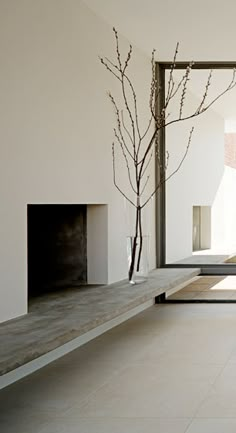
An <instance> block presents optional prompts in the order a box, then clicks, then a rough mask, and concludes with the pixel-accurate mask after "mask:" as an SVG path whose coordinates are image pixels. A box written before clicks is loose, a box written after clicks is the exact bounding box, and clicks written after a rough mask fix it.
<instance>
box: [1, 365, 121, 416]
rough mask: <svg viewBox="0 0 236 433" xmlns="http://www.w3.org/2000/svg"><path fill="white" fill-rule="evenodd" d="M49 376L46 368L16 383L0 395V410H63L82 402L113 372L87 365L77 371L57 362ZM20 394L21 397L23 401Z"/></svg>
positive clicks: (105, 367)
mask: <svg viewBox="0 0 236 433" xmlns="http://www.w3.org/2000/svg"><path fill="white" fill-rule="evenodd" d="M51 368H54V369H55V370H54V372H53V374H52V372H51V374H48V367H46V368H45V369H41V370H40V371H38V372H36V373H35V374H33V375H31V376H29V377H27V378H25V379H23V380H22V381H20V382H17V383H15V384H13V385H11V386H9V387H7V388H6V389H3V390H2V391H1V392H0V407H1V409H2V410H4V411H5V412H8V413H10V412H11V411H12V410H14V409H17V408H19V409H20V408H26V407H29V408H31V409H32V410H52V411H57V412H61V411H66V410H67V409H68V408H70V407H72V406H73V405H74V404H77V405H79V404H82V402H83V401H84V400H86V398H87V397H88V396H89V395H90V394H91V393H92V392H94V391H95V390H97V389H98V388H99V387H100V386H102V385H103V384H104V383H106V382H107V381H108V379H109V378H110V377H111V376H112V375H113V374H115V373H116V370H115V369H114V367H113V366H112V365H110V364H104V365H102V364H100V365H98V366H97V368H96V369H95V368H94V364H93V366H91V364H90V362H87V363H85V362H84V363H82V365H78V366H77V368H75V367H73V368H70V366H69V365H67V366H64V367H63V368H62V367H61V366H60V368H59V367H58V366H57V363H55V365H54V363H53V364H52V365H51V366H50V368H49V370H50V369H51ZM22 395H23V396H24V398H22Z"/></svg>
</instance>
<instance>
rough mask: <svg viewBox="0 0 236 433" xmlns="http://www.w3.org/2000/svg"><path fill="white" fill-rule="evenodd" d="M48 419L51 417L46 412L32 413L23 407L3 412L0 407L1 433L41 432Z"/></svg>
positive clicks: (50, 419)
mask: <svg viewBox="0 0 236 433" xmlns="http://www.w3.org/2000/svg"><path fill="white" fill-rule="evenodd" d="M50 421H52V418H51V416H50V415H49V414H47V413H41V412H36V413H32V411H28V410H25V409H21V410H13V411H11V412H9V413H5V412H3V411H2V409H0V432H1V433H32V432H34V433H41V432H42V429H44V427H45V428H46V426H47V425H48V423H49V422H50ZM44 431H45V430H44Z"/></svg>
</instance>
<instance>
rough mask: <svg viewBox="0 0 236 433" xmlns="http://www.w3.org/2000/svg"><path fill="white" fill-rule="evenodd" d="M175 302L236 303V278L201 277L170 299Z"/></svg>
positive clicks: (233, 276)
mask: <svg viewBox="0 0 236 433" xmlns="http://www.w3.org/2000/svg"><path fill="white" fill-rule="evenodd" d="M168 300H173V301H176V300H177V301H178V300H179V301H199V300H206V301H214V300H219V301H234V302H236V276H235V275H230V276H220V277H219V276H204V277H199V278H197V279H196V280H195V281H193V282H192V283H191V284H188V285H187V286H185V287H184V288H183V289H182V290H179V291H178V292H176V293H174V294H173V295H171V296H169V297H168Z"/></svg>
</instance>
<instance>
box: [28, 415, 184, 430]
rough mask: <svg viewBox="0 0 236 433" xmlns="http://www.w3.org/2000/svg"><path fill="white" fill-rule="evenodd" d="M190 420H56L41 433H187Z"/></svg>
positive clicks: (69, 417)
mask: <svg viewBox="0 0 236 433" xmlns="http://www.w3.org/2000/svg"><path fill="white" fill-rule="evenodd" d="M189 424H190V419H180V418H178V419H158V418H153V419H150V418H144V419H136V418H126V419H123V418H109V417H108V418H91V419H86V418H76V417H71V416H67V417H64V418H63V419H56V420H55V421H53V422H52V423H51V424H49V425H47V426H46V427H45V429H44V430H42V432H40V433H144V432H145V433H185V431H186V428H187V426H188V425H189ZM22 433H23V432H22Z"/></svg>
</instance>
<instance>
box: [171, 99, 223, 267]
mask: <svg viewBox="0 0 236 433" xmlns="http://www.w3.org/2000/svg"><path fill="white" fill-rule="evenodd" d="M197 104H199V101H198V99H197V98H196V97H195V96H194V95H193V94H191V92H190V93H189V94H188V97H187V99H186V104H185V110H186V111H185V112H186V113H190V112H191V111H192V110H194V108H195V109H196V107H197ZM175 110H176V104H174V105H173V106H172V107H171V110H170V111H171V113H174V112H175ZM192 125H194V126H195V130H194V134H193V137H192V142H191V145H190V149H189V152H188V154H187V157H186V159H185V161H184V163H183V166H182V167H181V169H180V170H179V172H178V173H177V174H176V175H175V176H173V177H172V178H171V179H170V180H169V181H168V182H167V184H166V189H167V199H166V216H167V225H166V235H167V245H166V247H167V257H166V259H167V263H171V262H175V261H178V260H181V259H183V258H186V257H189V256H191V255H192V207H193V206H213V204H214V202H215V199H216V195H217V192H218V189H219V187H220V184H221V181H222V178H223V173H224V120H223V118H222V117H221V116H220V115H218V114H217V113H215V112H214V111H213V110H209V111H207V112H206V113H204V114H202V115H201V116H200V117H198V118H195V119H194V120H192V121H186V122H184V123H182V124H176V125H172V126H170V127H169V128H167V130H166V139H167V149H168V150H169V152H170V164H169V169H168V173H171V172H172V171H173V170H174V169H175V167H177V165H178V163H179V161H180V160H181V157H182V155H183V154H184V151H185V148H186V144H187V141H188V133H189V130H190V129H191V126H192ZM221 206H222V204H220V203H219V205H216V203H215V209H214V208H213V209H212V226H213V229H212V234H211V239H212V245H213V244H214V243H216V241H219V242H220V240H222V237H223V233H222V227H223V211H222V212H221ZM215 228H217V230H215ZM216 237H218V239H216Z"/></svg>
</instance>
